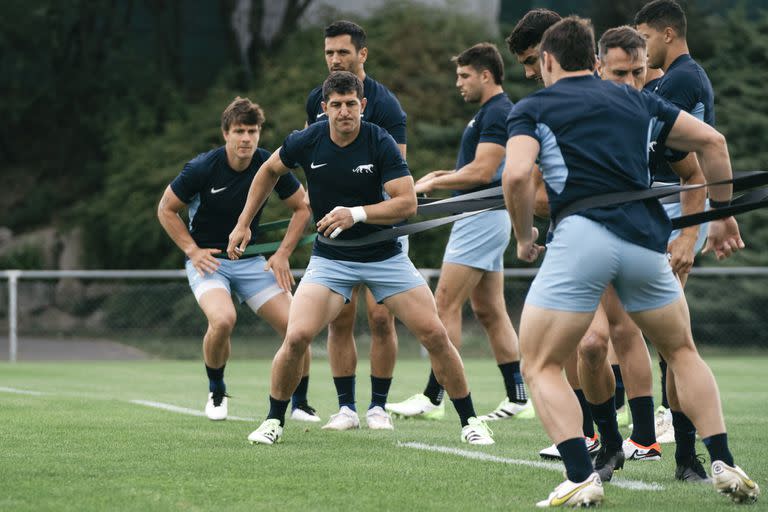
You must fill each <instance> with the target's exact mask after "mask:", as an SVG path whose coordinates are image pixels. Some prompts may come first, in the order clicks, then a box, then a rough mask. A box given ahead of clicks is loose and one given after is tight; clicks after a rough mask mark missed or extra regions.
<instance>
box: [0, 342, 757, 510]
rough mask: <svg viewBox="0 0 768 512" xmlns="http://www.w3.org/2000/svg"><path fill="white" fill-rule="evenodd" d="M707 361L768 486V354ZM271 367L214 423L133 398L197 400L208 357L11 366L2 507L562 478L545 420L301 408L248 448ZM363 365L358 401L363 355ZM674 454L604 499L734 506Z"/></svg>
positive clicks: (248, 377)
mask: <svg viewBox="0 0 768 512" xmlns="http://www.w3.org/2000/svg"><path fill="white" fill-rule="evenodd" d="M708 361H709V363H710V364H711V366H712V368H713V370H714V372H715V375H716V376H717V377H718V380H719V382H720V386H721V393H722V398H723V403H724V408H725V413H726V419H727V423H728V427H729V430H730V431H731V434H730V439H731V446H732V450H733V452H734V455H735V456H736V459H737V462H738V463H739V464H740V465H741V466H742V467H744V468H745V469H747V471H748V472H749V473H750V476H752V478H754V479H755V480H756V481H757V482H758V483H759V484H760V485H761V487H762V488H763V490H764V491H766V490H768V463H766V461H768V439H767V438H768V409H767V408H766V407H765V404H766V403H768V380H767V379H766V377H765V374H766V368H768V357H723V356H714V357H709V358H708ZM465 364H466V367H467V372H468V375H469V379H470V384H471V386H472V392H473V393H472V394H473V397H474V399H475V404H476V406H477V409H478V413H482V412H486V411H487V410H489V409H492V408H493V407H495V406H496V405H497V403H498V402H499V401H500V400H501V398H502V394H503V391H502V386H501V377H500V375H499V372H498V369H497V368H496V367H495V365H494V363H493V362H492V361H490V360H485V359H483V360H480V359H477V360H475V359H469V360H467V361H465ZM268 370H269V362H268V361H266V360H249V361H244V360H237V359H234V360H233V361H231V363H230V364H229V365H228V367H227V383H228V388H229V392H230V393H231V394H232V395H233V398H232V400H231V402H230V416H237V417H239V418H242V419H241V420H237V419H230V420H228V421H226V422H219V423H213V422H210V421H208V420H207V419H205V418H201V417H197V416H192V415H189V414H183V413H178V412H172V411H168V410H163V409H157V408H152V407H148V406H146V405H139V404H137V403H133V402H132V401H134V400H142V401H153V402H159V403H163V404H168V405H173V406H178V407H182V408H190V409H194V410H197V411H201V410H202V406H203V404H204V399H205V392H206V382H205V379H204V371H203V367H202V363H198V362H194V363H193V362H169V361H149V362H109V363H87V364H84V363H19V364H15V365H11V364H2V365H0V444H1V445H2V451H1V453H0V488H1V489H2V492H0V510H3V511H5V510H8V511H43V510H56V511H68V510H73V511H74V510H76V511H83V510H137V511H142V512H146V511H154V510H226V511H238V510H275V511H279V510H376V511H379V510H398V511H403V510H406V511H409V510H435V511H448V510H461V511H472V510H532V509H533V504H534V502H535V501H537V500H539V499H543V498H544V497H546V496H547V494H548V493H549V492H550V491H551V490H552V489H553V488H554V486H555V485H557V484H558V483H560V481H561V480H562V475H561V473H562V467H561V466H560V465H559V464H554V463H547V464H542V463H541V459H539V457H538V455H537V452H538V450H539V449H541V448H543V447H544V446H546V445H547V444H549V441H548V439H547V438H546V436H545V434H544V433H543V431H542V429H541V427H540V424H539V422H538V420H508V421H504V422H496V423H493V424H492V428H493V429H494V431H495V439H496V443H497V444H496V445H494V446H490V447H482V448H481V447H477V448H475V447H469V446H467V445H463V444H461V443H460V441H459V429H460V427H459V422H458V418H457V416H456V414H455V412H454V411H453V410H452V409H451V408H449V409H448V414H447V415H446V418H445V419H444V420H442V421H438V422H424V421H414V420H410V421H397V422H396V424H395V428H396V430H395V431H394V432H381V431H375V432H374V431H369V430H367V429H361V430H359V431H348V432H326V431H322V430H320V427H319V426H317V425H314V424H313V425H310V426H308V424H303V423H301V424H300V423H297V422H290V421H289V422H288V424H287V426H286V430H285V437H284V440H285V442H284V443H283V444H281V445H278V446H252V445H250V444H248V443H247V441H246V437H247V435H248V434H249V433H250V432H251V431H252V430H253V429H254V428H255V427H256V426H257V425H258V423H257V421H259V420H261V419H263V417H264V415H265V413H266V409H267V403H266V402H267V401H266V397H267V393H268V384H267V383H268V379H267V375H268ZM358 375H359V379H358V389H357V394H358V405H359V409H360V410H361V411H362V410H364V409H365V406H366V405H367V403H368V398H369V396H370V385H369V380H368V370H367V362H365V361H361V362H360V365H359V372H358ZM425 382H426V362H424V361H422V360H414V359H410V360H403V361H399V362H398V367H397V369H396V373H395V381H394V383H393V386H392V390H391V393H390V399H392V400H400V399H402V398H405V397H406V396H409V395H410V394H412V393H414V392H417V391H420V390H421V389H422V387H423V385H424V383H425ZM22 392H24V393H22ZM26 392H29V393H26ZM310 401H311V403H312V404H313V405H314V406H315V407H317V408H318V410H319V412H320V413H321V415H322V416H323V418H324V419H325V418H327V416H328V415H329V414H330V413H332V412H335V410H334V409H335V408H336V403H335V391H334V389H333V385H332V382H331V379H330V376H329V370H328V365H327V362H326V361H323V360H318V361H315V362H314V364H313V370H312V379H311V382H310ZM361 414H363V413H362V412H361ZM249 419H250V420H249ZM697 448H698V450H699V451H701V452H704V451H705V449H704V447H703V445H701V444H700V443H699V444H698V445H697ZM673 452H674V446H673V445H665V452H664V458H663V460H662V461H660V462H643V463H627V466H626V467H625V470H624V471H623V472H621V473H620V474H619V475H620V476H618V477H616V478H615V481H616V483H615V484H614V483H611V484H606V503H605V505H604V507H605V508H606V509H609V510H617V511H618V510H656V511H662V510H676V511H678V512H679V511H687V510H693V509H694V507H695V509H696V511H697V512H705V511H710V510H731V509H732V508H733V507H735V505H732V504H731V503H730V501H728V500H727V498H724V497H721V496H718V495H716V493H715V492H714V491H713V489H712V488H710V487H708V486H706V487H702V486H691V485H683V484H679V483H677V482H676V481H675V480H674V477H673V474H674V458H673ZM472 456H474V458H472ZM766 503H768V499H766V498H765V497H764V499H763V500H762V501H761V502H758V503H757V504H756V505H753V506H752V507H751V510H767V509H768V507H766Z"/></svg>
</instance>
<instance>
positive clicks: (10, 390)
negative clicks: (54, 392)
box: [0, 386, 47, 396]
mask: <svg viewBox="0 0 768 512" xmlns="http://www.w3.org/2000/svg"><path fill="white" fill-rule="evenodd" d="M0 392H2V393H14V394H16V395H33V396H42V395H45V394H47V393H42V392H40V391H29V390H28V389H16V388H5V387H2V386H0Z"/></svg>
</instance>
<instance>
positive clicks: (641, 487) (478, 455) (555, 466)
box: [397, 442, 664, 491]
mask: <svg viewBox="0 0 768 512" xmlns="http://www.w3.org/2000/svg"><path fill="white" fill-rule="evenodd" d="M397 446H402V447H403V448H414V449H416V450H424V451H428V452H437V453H447V454H449V455H458V456H459V457H465V458H467V459H475V460H484V461H488V462H500V463H502V464H514V465H516V466H529V467H532V468H539V469H548V470H551V471H557V472H558V473H560V474H562V472H563V465H562V464H560V463H556V462H543V461H537V460H524V459H508V458H506V457H499V456H497V455H490V454H488V453H483V452H473V451H469V450H460V449H458V448H451V447H449V446H435V445H430V444H424V443H403V442H399V443H397ZM610 483H611V484H613V485H615V486H616V487H621V488H622V489H630V490H633V491H663V490H664V487H663V486H662V485H660V484H657V483H656V482H653V483H650V484H649V483H646V482H641V481H639V480H629V479H627V478H618V477H617V478H614V479H612V480H611V481H610Z"/></svg>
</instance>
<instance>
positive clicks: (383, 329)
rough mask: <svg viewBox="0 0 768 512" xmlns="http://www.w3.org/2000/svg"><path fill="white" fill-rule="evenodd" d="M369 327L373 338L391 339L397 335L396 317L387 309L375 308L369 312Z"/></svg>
mask: <svg viewBox="0 0 768 512" xmlns="http://www.w3.org/2000/svg"><path fill="white" fill-rule="evenodd" d="M368 326H369V327H370V329H371V336H372V337H373V338H384V339H389V338H392V337H393V336H394V333H395V317H394V316H392V314H391V313H390V312H389V310H388V309H386V308H375V309H373V310H371V311H369V312H368Z"/></svg>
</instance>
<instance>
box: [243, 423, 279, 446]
mask: <svg viewBox="0 0 768 512" xmlns="http://www.w3.org/2000/svg"><path fill="white" fill-rule="evenodd" d="M282 440H283V427H281V426H280V420H278V419H274V418H273V419H271V420H264V422H263V423H262V424H261V425H259V428H257V429H256V430H254V431H253V432H251V433H250V434H249V435H248V441H250V442H251V444H277V443H280V442H282Z"/></svg>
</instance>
